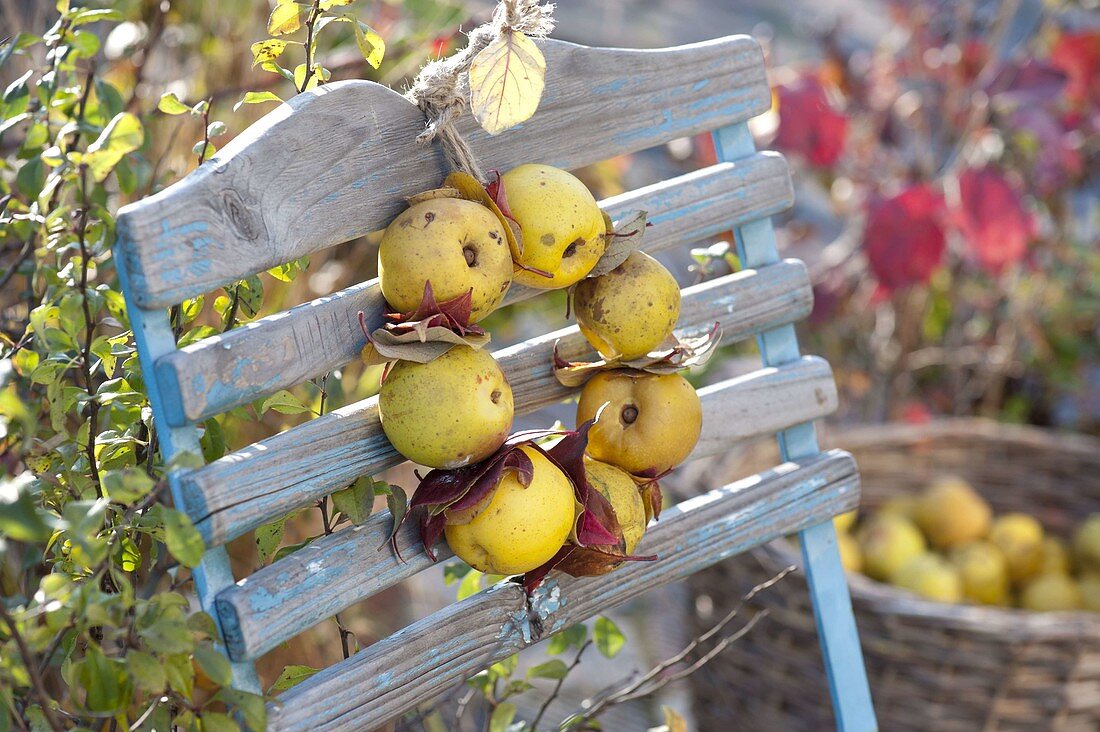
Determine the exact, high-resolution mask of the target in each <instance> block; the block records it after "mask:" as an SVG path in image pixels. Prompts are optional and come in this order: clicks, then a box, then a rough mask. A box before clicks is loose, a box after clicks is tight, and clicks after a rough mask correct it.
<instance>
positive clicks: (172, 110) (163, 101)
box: [157, 92, 191, 114]
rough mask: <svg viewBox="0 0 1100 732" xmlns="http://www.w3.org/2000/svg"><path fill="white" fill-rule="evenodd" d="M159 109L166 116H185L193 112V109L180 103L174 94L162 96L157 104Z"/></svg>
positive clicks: (169, 93)
mask: <svg viewBox="0 0 1100 732" xmlns="http://www.w3.org/2000/svg"><path fill="white" fill-rule="evenodd" d="M157 109H159V110H160V111H162V112H164V113H165V114H185V113H187V112H190V111H191V108H190V107H188V106H187V105H186V104H184V103H183V102H181V101H180V98H179V97H177V96H176V95H175V94H173V93H172V92H168V93H166V94H161V95H160V101H159V102H157Z"/></svg>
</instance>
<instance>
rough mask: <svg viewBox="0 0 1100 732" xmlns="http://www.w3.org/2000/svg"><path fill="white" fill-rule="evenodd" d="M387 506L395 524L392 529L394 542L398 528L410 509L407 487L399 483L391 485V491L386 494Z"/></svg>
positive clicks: (391, 539) (391, 537)
mask: <svg viewBox="0 0 1100 732" xmlns="http://www.w3.org/2000/svg"><path fill="white" fill-rule="evenodd" d="M386 506H387V507H388V508H389V509H390V515H391V516H393V526H392V528H391V529H390V538H389V540H390V541H391V542H392V541H393V540H394V537H396V536H397V530H398V529H399V528H401V522H402V521H404V520H405V514H406V513H407V512H408V510H409V498H408V496H406V495H405V489H404V488H402V487H401V486H399V485H390V486H389V493H388V494H387V495H386Z"/></svg>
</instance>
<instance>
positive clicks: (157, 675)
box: [126, 650, 168, 694]
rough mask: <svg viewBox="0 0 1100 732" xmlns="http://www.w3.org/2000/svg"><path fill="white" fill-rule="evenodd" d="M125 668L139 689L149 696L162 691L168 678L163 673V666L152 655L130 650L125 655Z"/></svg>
mask: <svg viewBox="0 0 1100 732" xmlns="http://www.w3.org/2000/svg"><path fill="white" fill-rule="evenodd" d="M126 666H127V668H129V670H130V676H131V677H132V678H133V679H134V683H135V684H136V685H137V687H138V688H139V689H141V690H143V691H147V692H149V693H150V694H157V693H160V692H162V691H164V687H165V686H166V685H167V683H168V676H167V675H166V674H165V673H164V666H162V665H161V663H160V661H158V660H157V659H156V657H154V656H153V655H152V654H149V653H146V652H144V651H136V650H131V651H130V652H129V653H127V654H126Z"/></svg>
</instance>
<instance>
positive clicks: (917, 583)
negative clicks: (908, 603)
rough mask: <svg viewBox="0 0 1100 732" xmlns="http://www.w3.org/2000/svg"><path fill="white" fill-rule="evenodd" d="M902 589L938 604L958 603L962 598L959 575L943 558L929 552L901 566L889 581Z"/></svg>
mask: <svg viewBox="0 0 1100 732" xmlns="http://www.w3.org/2000/svg"><path fill="white" fill-rule="evenodd" d="M891 581H892V583H893V584H894V585H896V586H897V587H901V588H902V589H906V590H909V591H910V592H915V593H917V594H918V595H920V596H921V597H925V598H928V599H929V600H936V601H938V602H960V601H962V598H963V585H962V580H961V579H960V578H959V573H958V571H957V570H956V569H955V567H953V566H952V565H951V563H950V562H948V561H947V560H946V559H944V558H943V557H941V556H939V555H938V554H933V553H931V552H925V553H924V554H919V555H917V556H915V557H913V558H912V559H910V560H909V561H907V562H906V563H905V564H903V565H902V566H901V567H900V568H899V569H898V571H897V572H895V573H894V577H893V579H892V580H891Z"/></svg>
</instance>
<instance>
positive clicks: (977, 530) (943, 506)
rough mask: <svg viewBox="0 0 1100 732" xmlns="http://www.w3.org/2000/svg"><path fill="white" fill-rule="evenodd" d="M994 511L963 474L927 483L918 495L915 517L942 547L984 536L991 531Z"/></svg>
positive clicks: (928, 534)
mask: <svg viewBox="0 0 1100 732" xmlns="http://www.w3.org/2000/svg"><path fill="white" fill-rule="evenodd" d="M992 516H993V511H992V509H990V507H989V504H988V503H986V501H985V499H984V498H982V497H981V496H979V495H978V494H977V492H975V490H974V489H973V488H971V487H970V484H968V483H967V482H966V481H964V480H962V479H961V478H944V479H942V480H938V481H936V482H935V483H933V484H932V485H930V486H928V488H926V489H925V490H924V491H923V492H922V493H921V494H920V497H919V498H918V499H917V505H916V512H915V514H914V518H915V519H916V521H917V525H918V526H920V527H921V530H923V531H924V533H925V535H926V536H927V537H928V539H929V541H931V542H932V543H933V544H934V545H935V546H937V547H940V548H945V547H952V546H958V545H960V544H965V543H966V542H968V541H973V540H974V539H981V538H983V537H984V536H985V535H986V534H987V533H988V532H989V523H990V520H991V519H992Z"/></svg>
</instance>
